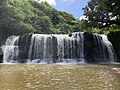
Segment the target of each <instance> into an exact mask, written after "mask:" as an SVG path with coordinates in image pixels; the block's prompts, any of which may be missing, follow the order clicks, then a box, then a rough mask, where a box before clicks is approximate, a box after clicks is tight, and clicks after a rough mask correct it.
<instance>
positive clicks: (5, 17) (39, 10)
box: [0, 0, 80, 34]
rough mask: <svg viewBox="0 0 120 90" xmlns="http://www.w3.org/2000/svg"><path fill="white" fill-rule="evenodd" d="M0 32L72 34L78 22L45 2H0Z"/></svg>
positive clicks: (7, 0) (31, 0) (22, 0)
mask: <svg viewBox="0 0 120 90" xmlns="http://www.w3.org/2000/svg"><path fill="white" fill-rule="evenodd" d="M0 27H1V28H0V30H5V31H7V32H8V31H11V30H14V31H16V30H18V31H20V32H21V31H27V32H33V33H63V34H65V33H72V32H73V31H79V27H80V21H79V20H78V19H76V18H74V17H73V15H71V14H69V13H66V12H63V11H58V10H56V9H55V8H53V7H52V6H50V5H49V4H48V3H47V2H41V3H38V2H36V1H35V0H0Z"/></svg>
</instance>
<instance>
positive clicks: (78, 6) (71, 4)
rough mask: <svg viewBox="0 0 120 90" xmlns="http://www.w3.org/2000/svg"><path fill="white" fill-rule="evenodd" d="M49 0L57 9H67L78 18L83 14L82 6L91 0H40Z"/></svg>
mask: <svg viewBox="0 0 120 90" xmlns="http://www.w3.org/2000/svg"><path fill="white" fill-rule="evenodd" d="M39 1H40V2H41V1H47V2H48V3H49V4H50V5H52V6H53V7H54V8H56V9H57V10H61V11H66V12H68V13H71V14H73V15H74V17H76V18H78V19H79V18H80V17H81V16H82V15H83V10H82V8H83V7H85V6H86V5H87V2H88V1H89V0H39Z"/></svg>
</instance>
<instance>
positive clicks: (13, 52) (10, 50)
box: [2, 36, 19, 63]
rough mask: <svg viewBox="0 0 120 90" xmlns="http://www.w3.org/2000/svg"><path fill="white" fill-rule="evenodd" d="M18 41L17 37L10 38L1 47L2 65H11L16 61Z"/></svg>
mask: <svg viewBox="0 0 120 90" xmlns="http://www.w3.org/2000/svg"><path fill="white" fill-rule="evenodd" d="M18 39H19V36H11V37H8V39H7V40H6V42H5V45H3V46H2V50H3V54H4V56H3V62H4V63H13V62H17V60H18V54H19V49H18Z"/></svg>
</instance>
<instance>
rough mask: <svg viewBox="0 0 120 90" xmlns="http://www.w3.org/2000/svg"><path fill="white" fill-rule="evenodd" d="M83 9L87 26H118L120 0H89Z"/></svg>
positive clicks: (119, 24)
mask: <svg viewBox="0 0 120 90" xmlns="http://www.w3.org/2000/svg"><path fill="white" fill-rule="evenodd" d="M83 10H84V15H85V16H86V18H87V19H88V20H87V23H88V24H89V26H92V27H100V28H103V27H107V26H110V25H113V24H116V25H118V26H120V0H91V1H89V2H88V5H87V6H86V7H85V8H83Z"/></svg>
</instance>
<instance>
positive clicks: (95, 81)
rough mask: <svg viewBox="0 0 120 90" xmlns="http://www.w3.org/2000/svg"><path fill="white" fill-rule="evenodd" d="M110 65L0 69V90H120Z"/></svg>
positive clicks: (118, 80) (12, 67)
mask: <svg viewBox="0 0 120 90" xmlns="http://www.w3.org/2000/svg"><path fill="white" fill-rule="evenodd" d="M113 67H119V68H120V66H119V65H118V66H113V65H89V64H86V65H39V64H36V65H35V64H34V65H24V64H14V65H12V64H11V65H4V64H2V65H0V90H120V76H119V75H118V74H117V73H115V72H114V70H112V69H111V68H113Z"/></svg>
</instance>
